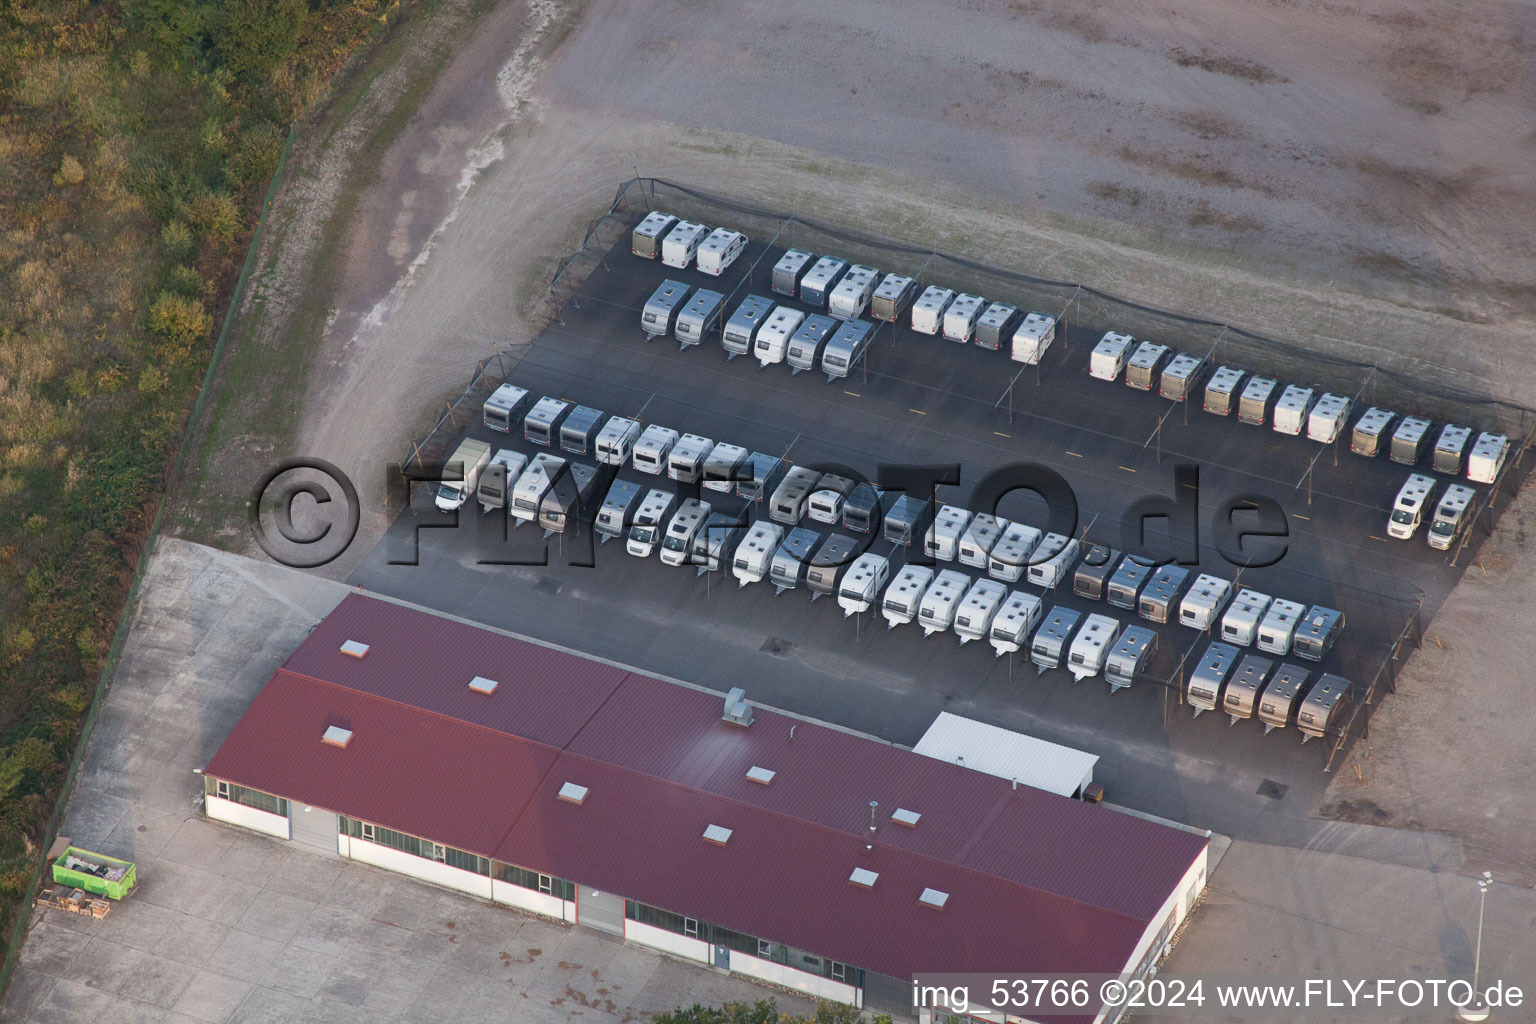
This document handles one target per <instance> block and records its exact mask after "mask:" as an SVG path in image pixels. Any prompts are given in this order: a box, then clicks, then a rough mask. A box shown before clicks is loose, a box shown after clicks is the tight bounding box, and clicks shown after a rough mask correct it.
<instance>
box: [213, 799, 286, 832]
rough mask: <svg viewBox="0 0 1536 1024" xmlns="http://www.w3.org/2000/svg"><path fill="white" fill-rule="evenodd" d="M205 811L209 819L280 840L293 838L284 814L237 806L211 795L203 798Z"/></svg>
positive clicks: (230, 801) (232, 802) (243, 805)
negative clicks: (239, 826)
mask: <svg viewBox="0 0 1536 1024" xmlns="http://www.w3.org/2000/svg"><path fill="white" fill-rule="evenodd" d="M203 810H204V812H205V813H206V814H207V815H208V817H210V818H217V819H218V820H220V821H227V822H229V823H230V824H231V825H241V826H243V827H245V828H249V829H254V830H256V831H257V832H265V833H266V834H267V835H269V836H277V838H279V839H291V838H292V836H291V835H290V833H289V831H288V828H289V824H288V817H287V815H284V814H269V813H268V812H266V811H258V810H257V809H256V808H254V807H247V806H245V804H237V803H235V802H234V801H233V800H226V799H224V798H223V797H221V796H214V795H213V794H211V793H210V794H208V795H207V796H205V797H203Z"/></svg>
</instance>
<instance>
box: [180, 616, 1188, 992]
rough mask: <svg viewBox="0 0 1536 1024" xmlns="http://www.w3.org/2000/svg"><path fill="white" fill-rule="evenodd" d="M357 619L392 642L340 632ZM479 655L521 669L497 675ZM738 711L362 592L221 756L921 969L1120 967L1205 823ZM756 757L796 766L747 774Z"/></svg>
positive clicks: (308, 644)
mask: <svg viewBox="0 0 1536 1024" xmlns="http://www.w3.org/2000/svg"><path fill="white" fill-rule="evenodd" d="M349 639H353V640H360V641H362V642H364V643H369V644H371V645H372V649H371V650H370V651H369V653H368V655H367V657H365V658H363V659H361V660H358V659H355V658H350V657H348V656H346V655H342V654H340V653H338V648H339V647H340V644H341V643H342V642H343V641H344V640H349ZM301 672H302V673H303V674H300V673H301ZM474 675H486V676H489V677H491V678H495V679H497V680H498V683H499V684H500V685H498V687H497V690H496V692H495V693H494V694H492V695H490V696H486V695H482V694H477V693H474V692H473V691H471V690H469V688H468V681H469V679H470V678H471V677H472V676H474ZM322 680H323V681H322ZM722 710H723V705H722V702H721V699H720V698H719V697H718V696H715V695H713V694H709V693H704V692H700V691H696V690H691V689H688V688H686V687H681V686H677V685H674V684H671V683H666V682H663V681H660V680H655V679H652V678H649V677H646V676H641V675H638V674H635V673H632V672H628V671H626V670H623V669H619V668H613V667H611V666H606V665H602V664H599V663H596V662H593V661H590V660H588V659H586V658H582V657H580V656H578V655H574V654H569V653H565V652H560V651H555V650H552V649H550V648H546V647H543V646H541V645H538V644H533V643H528V642H525V641H520V640H515V639H511V638H508V637H505V636H502V635H499V634H495V633H491V632H489V631H485V630H481V629H478V628H475V627H472V626H466V625H463V624H461V623H454V622H451V621H448V620H445V619H440V618H438V617H436V616H432V615H429V614H426V613H423V612H417V611H413V610H410V609H406V608H402V607H400V606H397V605H393V604H390V603H387V602H382V601H377V600H373V599H370V598H364V597H360V596H356V595H353V596H349V597H348V598H347V599H346V600H345V601H344V602H343V603H342V605H341V606H340V607H339V608H338V609H337V611H336V612H335V613H333V614H332V616H330V617H329V618H327V619H326V620H325V621H324V622H323V623H321V624H320V626H318V627H317V628H316V629H315V631H314V632H313V633H312V634H311V635H310V637H309V638H308V639H307V640H306V641H305V643H304V644H303V645H301V647H300V648H299V649H298V650H297V651H295V652H294V654H293V656H292V657H290V658H289V659H288V662H287V663H286V664H285V666H284V669H282V670H280V671H279V672H278V673H277V675H276V676H274V677H273V679H272V681H271V682H270V683H268V685H267V688H266V689H265V690H263V691H262V693H261V695H260V696H258V697H257V699H256V701H255V702H253V703H252V705H251V708H250V709H249V710H248V711H247V712H246V714H245V716H244V717H243V718H242V719H241V720H240V722H239V723H238V724H237V725H236V727H235V729H234V731H233V732H232V733H231V734H230V736H229V738H228V739H227V740H226V741H225V743H224V745H223V746H222V747H221V748H220V750H219V752H218V753H217V754H216V755H215V756H214V759H213V760H212V761H211V762H210V763H209V765H208V767H207V769H206V770H207V773H208V774H209V775H212V776H214V777H215V778H221V779H228V780H229V781H232V782H235V783H238V784H241V785H245V786H249V787H252V788H255V789H260V790H263V791H266V792H270V793H274V794H277V795H280V796H286V797H288V798H289V799H291V800H294V801H302V802H303V803H306V804H312V805H315V806H320V807H325V808H327V809H330V810H335V811H338V812H341V813H344V814H348V815H351V816H354V817H358V818H361V819H363V820H367V821H371V822H374V823H375V824H379V825H383V826H385V827H387V828H392V829H396V830H398V831H402V832H408V833H411V834H413V835H418V836H422V837H423V838H429V839H432V840H435V841H437V842H440V843H445V844H448V845H453V846H457V847H460V848H462V849H466V850H470V851H473V852H475V853H479V854H482V855H485V856H491V857H495V858H497V859H499V860H504V861H507V862H510V863H514V864H519V865H522V866H524V867H528V868H533V869H537V870H540V871H543V872H545V873H548V874H553V875H557V876H559V877H562V878H567V879H570V880H572V881H575V882H579V883H581V884H583V885H589V886H592V887H594V888H598V889H602V890H607V891H612V892H616V893H620V894H622V895H624V896H627V897H629V898H632V899H637V900H640V901H642V902H645V903H650V904H653V905H655V906H660V907H664V908H666V909H668V910H672V911H674V912H677V913H682V914H686V915H688V916H690V917H695V918H699V919H702V920H707V921H712V922H714V923H715V924H718V925H723V926H725V927H727V928H732V929H735V930H738V931H742V932H746V933H749V934H752V935H758V936H761V937H764V938H768V939H771V940H773V941H777V942H783V943H788V944H790V945H795V946H799V947H802V948H805V949H809V950H812V951H814V952H816V953H819V954H821V955H823V956H827V957H831V958H833V959H838V960H843V961H846V962H848V963H851V964H854V965H856V966H859V967H864V968H868V969H872V970H876V971H879V972H881V973H884V974H889V975H893V976H896V977H910V976H911V975H912V974H913V973H915V972H919V971H938V970H971V971H990V970H1010V971H1115V970H1119V969H1120V968H1121V967H1122V966H1123V965H1124V964H1125V962H1126V960H1127V959H1128V958H1129V956H1130V955H1131V953H1132V951H1133V950H1134V947H1135V944H1136V941H1137V940H1138V939H1139V938H1140V936H1141V935H1142V933H1143V931H1144V930H1145V928H1146V926H1147V925H1148V924H1149V923H1150V922H1151V919H1152V915H1154V914H1155V913H1156V912H1157V910H1158V909H1159V908H1160V907H1161V905H1162V903H1163V902H1164V901H1165V900H1166V898H1167V897H1168V895H1169V894H1170V893H1171V892H1172V891H1173V888H1174V886H1175V885H1177V884H1178V881H1179V880H1180V878H1181V877H1182V876H1183V874H1184V873H1185V871H1187V870H1188V868H1189V866H1190V864H1191V863H1193V861H1194V859H1195V858H1196V857H1197V856H1198V855H1199V853H1200V851H1201V850H1202V849H1203V848H1204V846H1205V845H1206V841H1205V840H1204V839H1203V838H1201V837H1199V836H1196V835H1191V834H1189V833H1186V832H1183V831H1180V830H1177V829H1172V828H1167V827H1165V826H1161V825H1157V824H1154V823H1151V822H1147V821H1143V820H1141V819H1138V818H1134V817H1131V816H1129V815H1124V814H1120V813H1117V812H1114V811H1110V810H1108V809H1105V808H1101V807H1094V806H1091V805H1088V804H1084V803H1081V802H1079V801H1075V800H1069V799H1067V798H1065V797H1059V796H1056V795H1054V794H1050V793H1045V792H1042V791H1038V790H1032V789H1029V788H1028V787H1019V788H1018V789H1017V790H1015V789H1013V787H1012V786H1011V785H1010V784H1009V783H1007V782H1005V781H1003V780H1000V779H997V778H994V777H992V776H990V775H985V774H982V773H980V772H974V771H971V770H969V769H965V768H962V767H959V766H957V765H951V764H947V763H944V762H940V761H935V760H933V759H931V758H926V757H922V756H920V755H917V754H913V753H911V752H910V751H906V750H902V749H900V748H897V747H893V746H890V745H887V744H883V743H880V742H877V741H873V740H869V739H865V738H862V737H858V736H854V735H851V734H848V733H845V732H841V731H839V730H836V729H832V728H828V727H826V726H821V725H817V724H813V723H809V722H803V721H798V720H796V719H792V718H790V717H788V716H784V715H779V714H774V713H771V712H767V711H763V710H758V711H757V719H756V721H755V723H754V724H753V725H752V726H750V727H749V728H745V729H743V728H741V727H737V726H731V725H727V724H725V723H723V722H721V721H720V715H721V712H722ZM331 724H341V725H344V726H345V727H346V728H350V729H352V730H353V738H352V740H351V742H350V743H349V744H348V746H347V747H346V749H344V750H343V749H338V748H336V747H331V746H328V745H326V744H324V743H322V742H321V741H320V735H321V733H322V732H323V731H324V729H325V726H327V725H331ZM791 728H793V738H791ZM754 765H758V766H761V767H764V768H768V769H771V770H773V771H774V772H775V773H776V775H775V778H774V780H773V782H772V784H770V785H767V786H764V785H761V784H759V783H756V782H752V781H750V780H748V779H747V778H746V774H745V773H746V771H747V769H748V768H750V767H752V766H754ZM565 782H576V783H579V784H580V785H584V786H587V787H589V793H588V795H587V798H586V800H585V801H584V802H583V803H582V804H581V805H580V806H576V805H573V804H569V803H566V802H564V801H560V800H558V799H556V798H555V793H556V792H557V791H558V790H559V788H560V786H561V785H562V784H563V783H565ZM871 800H876V801H878V802H879V808H878V810H877V813H876V824H877V831H876V833H875V835H874V838H873V844H874V847H875V849H874V851H873V852H872V853H866V852H864V845H865V843H866V842H869V841H870V838H869V833H868V828H869V823H870V818H869V802H870V801H871ZM898 807H902V808H906V809H908V810H912V811H916V812H918V813H920V814H921V815H922V819H921V820H920V821H919V823H918V825H917V827H916V828H911V829H909V828H906V827H904V826H901V825H898V824H896V823H894V822H892V821H891V820H890V814H891V812H893V811H895V810H896V809H897V808H898ZM710 824H716V825H722V826H724V827H726V828H730V829H732V830H733V835H732V836H731V839H730V841H729V842H728V843H727V844H726V845H725V846H724V847H720V846H717V845H714V844H711V843H708V842H706V841H705V840H703V839H702V838H701V833H702V832H703V830H704V828H705V827H706V826H707V825H710ZM855 867H868V868H870V869H871V870H875V871H878V872H879V873H880V879H879V881H878V882H877V883H876V885H875V887H874V888H873V889H870V890H865V889H860V888H858V887H856V886H852V885H850V884H848V881H847V879H848V875H849V873H850V872H851V871H852V870H853V869H854V868H855ZM929 887H931V888H935V889H939V890H942V891H945V892H948V893H949V894H950V900H949V904H948V906H947V907H946V908H945V909H944V910H942V911H936V910H932V909H929V908H926V907H924V906H922V905H921V904H919V903H918V902H917V896H918V894H919V893H920V892H921V891H922V890H923V889H924V888H929Z"/></svg>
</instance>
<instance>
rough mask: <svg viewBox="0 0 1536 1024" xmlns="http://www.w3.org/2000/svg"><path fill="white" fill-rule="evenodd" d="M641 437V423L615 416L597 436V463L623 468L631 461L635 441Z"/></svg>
mask: <svg viewBox="0 0 1536 1024" xmlns="http://www.w3.org/2000/svg"><path fill="white" fill-rule="evenodd" d="M639 436H640V421H639V420H632V419H628V418H626V417H623V416H614V417H612V418H610V419H609V420H608V423H607V424H606V425H605V426H604V427H603V429H602V430H600V431H598V434H597V461H598V462H600V463H602V464H603V465H605V466H622V465H624V463H626V462H628V461H629V453H630V452H631V451H633V450H634V447H635V439H636V438H638V437H639Z"/></svg>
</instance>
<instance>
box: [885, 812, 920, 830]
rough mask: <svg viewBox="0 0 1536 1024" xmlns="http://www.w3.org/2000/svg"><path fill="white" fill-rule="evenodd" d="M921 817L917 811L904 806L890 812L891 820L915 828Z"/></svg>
mask: <svg viewBox="0 0 1536 1024" xmlns="http://www.w3.org/2000/svg"><path fill="white" fill-rule="evenodd" d="M922 817H923V816H922V815H921V814H919V813H918V812H917V811H909V810H907V809H906V808H905V807H898V808H896V810H895V811H893V812H892V813H891V820H892V821H894V822H895V823H896V824H898V825H905V826H906V827H907V828H917V823H918V821H919V820H921V819H922Z"/></svg>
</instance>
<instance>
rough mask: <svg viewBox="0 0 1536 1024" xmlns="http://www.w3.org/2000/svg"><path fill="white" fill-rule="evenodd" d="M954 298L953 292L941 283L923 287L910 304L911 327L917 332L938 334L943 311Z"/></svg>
mask: <svg viewBox="0 0 1536 1024" xmlns="http://www.w3.org/2000/svg"><path fill="white" fill-rule="evenodd" d="M954 300H955V293H954V292H953V291H952V290H950V289H948V288H945V287H943V286H942V285H936V284H931V285H929V286H928V287H927V288H924V289H923V294H922V295H919V296H918V298H917V301H916V302H915V303H913V304H912V329H913V330H914V331H916V332H917V333H919V334H938V333H939V328H941V327H942V326H944V311H945V310H946V309H948V308H949V304H950V303H951V302H953V301H954Z"/></svg>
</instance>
